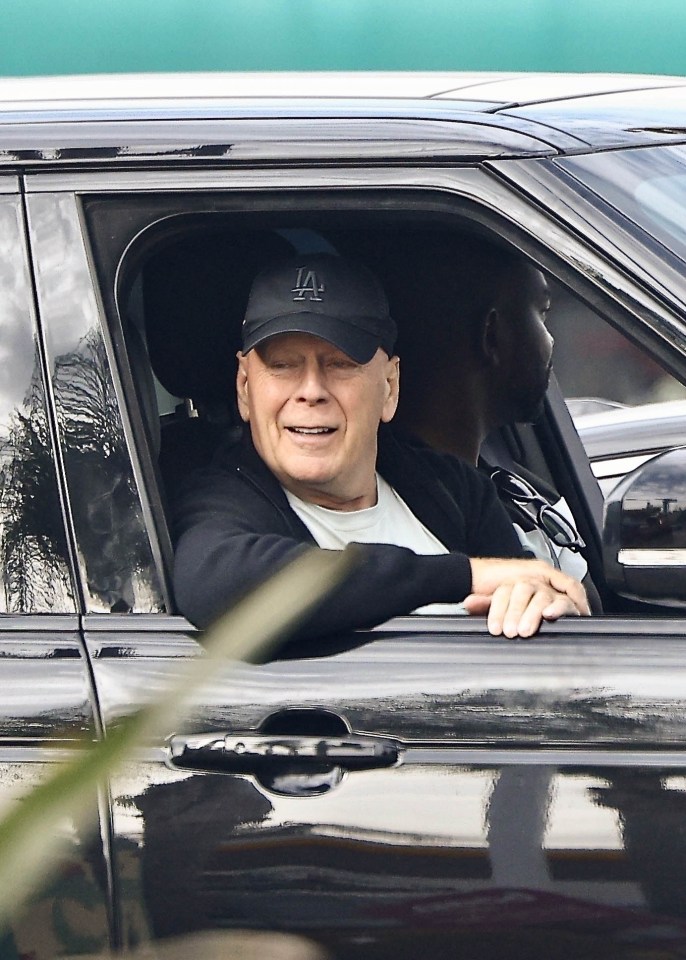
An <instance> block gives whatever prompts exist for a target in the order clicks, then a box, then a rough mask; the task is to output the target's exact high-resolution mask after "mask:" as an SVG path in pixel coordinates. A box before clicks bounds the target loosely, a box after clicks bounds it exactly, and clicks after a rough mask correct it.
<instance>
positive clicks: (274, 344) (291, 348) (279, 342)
mask: <svg viewBox="0 0 686 960" xmlns="http://www.w3.org/2000/svg"><path fill="white" fill-rule="evenodd" d="M255 351H256V352H257V353H258V354H259V355H260V357H262V358H263V359H265V360H267V359H269V358H270V357H273V356H275V355H276V354H279V353H294V354H300V355H307V356H310V355H313V356H341V357H347V354H346V353H345V352H344V351H343V350H341V349H340V347H336V346H334V344H333V343H329V341H328V340H323V339H322V338H321V337H316V336H315V335H314V334H312V333H279V334H276V336H274V337H270V338H269V339H268V340H265V341H264V343H261V344H259V346H257V347H255ZM348 359H350V358H348Z"/></svg>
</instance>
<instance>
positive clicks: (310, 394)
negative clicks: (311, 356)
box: [296, 360, 329, 404]
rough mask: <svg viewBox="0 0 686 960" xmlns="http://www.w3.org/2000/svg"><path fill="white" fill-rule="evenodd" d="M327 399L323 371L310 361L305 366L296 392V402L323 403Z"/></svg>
mask: <svg viewBox="0 0 686 960" xmlns="http://www.w3.org/2000/svg"><path fill="white" fill-rule="evenodd" d="M328 398H329V391H328V388H327V386H326V376H325V373H324V370H323V369H322V368H321V366H320V365H319V364H318V363H317V362H316V360H312V361H310V362H308V363H306V364H305V366H304V368H303V372H302V377H301V378H300V382H299V384H298V388H297V391H296V400H300V401H302V402H304V403H309V404H316V403H324V402H325V401H326V400H328Z"/></svg>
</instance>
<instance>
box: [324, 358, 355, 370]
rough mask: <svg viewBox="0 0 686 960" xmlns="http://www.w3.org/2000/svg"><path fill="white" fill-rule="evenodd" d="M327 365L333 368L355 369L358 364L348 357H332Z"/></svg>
mask: <svg viewBox="0 0 686 960" xmlns="http://www.w3.org/2000/svg"><path fill="white" fill-rule="evenodd" d="M327 366H328V367H331V368H332V369H334V370H356V369H357V366H358V365H357V364H356V363H355V361H354V360H351V359H350V357H332V358H331V359H330V360H329V361H327Z"/></svg>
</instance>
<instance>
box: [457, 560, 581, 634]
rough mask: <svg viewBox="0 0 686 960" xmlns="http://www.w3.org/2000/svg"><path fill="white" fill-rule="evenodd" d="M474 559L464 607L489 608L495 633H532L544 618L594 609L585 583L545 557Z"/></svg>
mask: <svg viewBox="0 0 686 960" xmlns="http://www.w3.org/2000/svg"><path fill="white" fill-rule="evenodd" d="M471 562H472V565H473V567H472V569H473V572H474V575H473V587H472V588H473V590H474V592H473V593H472V594H470V596H468V597H467V598H466V600H465V602H464V603H465V608H466V610H467V612H468V613H470V614H472V615H479V614H487V616H488V630H489V632H490V633H491V634H492V635H493V636H506V637H509V638H514V637H531V636H533V634H534V633H536V631H537V630H538V629H539V627H540V625H541V623H542V622H543V621H544V620H557V619H558V618H559V617H563V616H589V615H590V612H591V611H590V607H589V605H588V599H587V597H586V591H585V590H584V588H583V586H582V584H581V583H579V581H578V580H575V579H574V578H573V577H569V576H568V575H567V574H565V573H562V571H560V570H556V569H555V568H554V567H551V566H549V565H548V564H546V563H544V562H542V561H536V560H523V561H520V560H513V561H509V560H481V559H480V560H476V561H474V560H473V561H471ZM475 581H476V582H475ZM479 588H480V589H479ZM484 588H485V589H484Z"/></svg>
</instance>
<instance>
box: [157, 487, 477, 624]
mask: <svg viewBox="0 0 686 960" xmlns="http://www.w3.org/2000/svg"><path fill="white" fill-rule="evenodd" d="M286 509H287V510H289V508H286ZM289 512H290V511H289ZM300 528H302V536H301V537H298V535H297V534H296V532H295V531H297V530H298V529H300ZM176 533H177V544H176V552H175V559H174V590H175V595H176V603H177V606H178V608H179V610H180V611H181V613H183V614H184V615H185V616H186V617H188V619H189V620H190V621H191V622H192V623H195V624H196V625H197V626H199V627H203V628H204V627H206V626H207V625H208V624H209V623H211V622H212V621H213V620H214V619H215V618H216V617H218V616H219V615H220V614H221V613H223V612H224V611H225V610H227V609H228V608H229V607H230V606H231V604H232V603H234V602H235V601H236V600H238V599H239V598H240V597H241V596H242V595H244V594H245V593H246V592H247V591H248V590H249V589H251V588H252V587H254V586H256V585H257V584H258V583H260V582H262V581H263V580H264V579H266V578H267V577H268V576H269V575H270V574H272V573H274V572H276V570H278V569H279V568H280V567H282V566H284V565H285V564H286V563H288V562H289V561H290V560H291V559H294V558H295V557H296V556H298V555H299V554H300V553H301V552H302V551H303V550H304V549H306V548H307V546H308V545H309V546H312V545H313V541H312V540H311V538H310V537H309V535H308V534H307V532H306V531H305V528H304V527H302V525H301V524H300V521H298V520H297V518H296V517H295V515H294V514H293V516H292V518H291V517H290V516H289V515H288V514H285V513H283V512H281V511H280V510H279V509H277V508H276V507H275V506H274V505H273V504H271V503H269V502H268V501H267V500H266V499H265V498H264V497H263V496H262V495H261V494H260V493H258V492H257V491H255V490H253V489H251V487H250V486H249V485H248V484H246V483H245V482H243V481H241V480H238V479H235V478H232V477H230V476H229V475H228V474H226V473H217V474H215V475H213V476H209V477H205V478H203V480H202V481H201V482H200V483H199V484H198V486H196V489H195V490H194V491H193V493H192V494H191V495H190V496H189V497H188V498H187V500H186V502H185V503H184V504H183V505H182V508H181V510H180V511H179V516H178V519H177V529H176ZM355 550H356V552H357V555H358V562H357V564H356V565H355V567H354V569H353V571H352V572H351V574H350V575H349V577H348V578H347V579H346V580H345V581H344V582H343V583H342V584H340V585H339V587H337V588H336V589H335V590H334V591H333V592H332V593H331V594H330V595H329V596H328V597H327V598H325V599H324V600H323V601H322V603H321V604H320V605H319V606H318V607H317V608H316V609H315V610H314V611H312V613H311V614H310V615H309V616H308V618H307V620H306V621H305V622H304V623H303V624H302V625H301V627H300V628H299V629H298V636H300V637H317V636H325V635H327V634H334V633H342V632H348V631H350V630H354V629H357V628H361V627H370V626H375V625H376V624H378V623H382V622H383V621H384V620H387V619H389V618H390V617H394V616H400V615H403V614H407V613H410V612H411V611H412V610H414V609H416V608H417V607H419V606H423V605H424V604H427V603H433V602H437V603H452V602H459V601H461V600H462V599H463V598H464V597H465V596H466V595H467V594H468V593H469V590H470V585H471V571H470V566H469V561H468V559H467V557H466V556H464V555H463V554H460V553H451V554H444V555H438V556H418V555H417V554H415V553H413V552H412V551H411V550H407V549H405V548H404V547H397V546H392V545H387V544H356V545H355Z"/></svg>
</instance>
